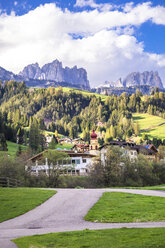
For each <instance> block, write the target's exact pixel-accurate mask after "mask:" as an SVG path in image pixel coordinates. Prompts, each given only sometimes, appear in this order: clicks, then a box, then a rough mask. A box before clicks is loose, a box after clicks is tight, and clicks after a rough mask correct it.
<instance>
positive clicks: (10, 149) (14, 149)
mask: <svg viewBox="0 0 165 248" xmlns="http://www.w3.org/2000/svg"><path fill="white" fill-rule="evenodd" d="M20 146H21V148H22V151H24V150H26V148H27V147H26V146H23V145H20ZM18 147H19V145H18V144H16V143H14V142H11V141H7V148H8V151H7V152H6V153H7V154H8V155H10V156H11V157H15V156H16V152H17V151H18ZM2 153H4V152H0V154H2Z"/></svg>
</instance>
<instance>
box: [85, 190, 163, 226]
mask: <svg viewBox="0 0 165 248" xmlns="http://www.w3.org/2000/svg"><path fill="white" fill-rule="evenodd" d="M164 205H165V198H164V197H157V196H143V195H136V194H129V193H119V192H106V193H104V194H103V196H102V197H101V198H100V199H99V201H98V202H97V203H96V204H95V205H94V206H93V207H92V208H91V209H90V210H89V212H88V213H87V215H86V216H85V218H84V219H85V220H87V221H93V222H104V223H120V222H121V223H128V222H147V221H165V211H164Z"/></svg>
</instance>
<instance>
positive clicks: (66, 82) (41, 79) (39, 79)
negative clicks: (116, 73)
mask: <svg viewBox="0 0 165 248" xmlns="http://www.w3.org/2000/svg"><path fill="white" fill-rule="evenodd" d="M0 80H1V81H2V82H3V81H6V80H15V81H18V82H19V81H25V83H26V85H27V86H30V87H39V88H46V87H49V86H53V87H57V86H65V87H72V88H79V89H84V90H90V85H89V81H88V78H87V72H86V70H85V69H83V68H77V66H74V67H73V68H69V67H65V68H63V66H62V63H61V62H60V61H58V60H54V61H53V62H52V63H48V64H45V65H44V66H43V67H41V68H40V66H39V64H38V63H35V64H31V65H28V66H26V67H25V68H24V69H23V71H21V72H20V73H19V74H18V75H16V74H14V73H12V72H9V71H7V70H5V69H4V68H2V67H0Z"/></svg>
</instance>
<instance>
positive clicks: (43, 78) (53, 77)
mask: <svg viewBox="0 0 165 248" xmlns="http://www.w3.org/2000/svg"><path fill="white" fill-rule="evenodd" d="M0 80H1V81H2V82H4V81H6V80H7V81H9V80H15V81H18V82H19V81H25V83H26V85H27V86H29V87H38V88H47V87H50V86H53V87H57V86H63V87H71V88H78V89H83V90H90V85H89V81H88V77H87V72H86V70H85V69H84V68H77V66H74V67H73V68H69V67H65V68H64V67H63V66H62V63H61V62H60V61H58V60H57V59H56V60H54V61H53V62H51V63H48V64H45V65H44V66H42V67H40V66H39V64H38V63H35V64H30V65H28V66H26V67H25V68H24V69H23V71H21V72H20V73H19V74H17V75H16V74H14V73H12V72H10V71H7V70H5V69H4V68H2V67H0ZM154 87H159V88H160V89H162V90H163V89H164V88H163V84H162V81H161V78H160V76H159V74H158V72H157V71H155V72H153V71H150V72H149V71H145V72H143V73H140V72H133V73H130V74H129V75H128V76H127V77H126V78H125V79H124V80H122V79H121V78H120V79H118V80H117V81H116V82H108V81H106V82H105V83H104V84H102V85H100V86H98V87H96V88H94V89H92V91H93V92H97V93H102V94H104V93H105V91H106V93H107V92H108V94H121V93H122V92H124V91H126V92H127V93H134V92H135V91H136V89H137V88H138V89H139V90H141V91H142V93H143V94H149V93H150V91H151V89H152V88H154Z"/></svg>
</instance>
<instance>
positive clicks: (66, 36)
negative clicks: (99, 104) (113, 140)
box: [0, 0, 165, 85]
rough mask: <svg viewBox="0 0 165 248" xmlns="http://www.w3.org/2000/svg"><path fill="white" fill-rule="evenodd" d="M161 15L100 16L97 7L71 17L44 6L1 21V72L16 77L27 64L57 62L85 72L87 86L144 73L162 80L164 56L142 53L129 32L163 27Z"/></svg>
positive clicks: (156, 10) (147, 8) (132, 9)
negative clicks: (148, 23)
mask: <svg viewBox="0 0 165 248" xmlns="http://www.w3.org/2000/svg"><path fill="white" fill-rule="evenodd" d="M77 2H78V1H77ZM83 2H84V1H80V0H79V4H83ZM88 2H89V3H91V4H92V3H93V4H95V2H94V1H91V0H89V1H88ZM164 11H165V8H163V7H160V6H157V7H152V6H151V4H150V3H143V4H139V5H137V6H133V5H129V6H128V5H127V6H126V7H125V9H124V11H123V12H121V11H119V10H110V11H107V10H105V11H103V10H102V11H101V12H100V11H99V10H98V6H96V7H94V9H93V10H92V11H83V12H70V11H69V10H65V11H62V10H61V9H60V8H58V7H57V6H56V5H55V4H45V5H41V6H39V7H38V8H36V9H35V10H32V11H30V12H29V13H27V14H26V15H23V16H14V15H9V16H8V15H6V14H5V15H0V66H2V67H4V68H6V69H8V70H11V71H14V72H19V71H20V70H22V69H23V67H24V66H26V65H27V64H29V63H35V62H39V63H40V65H43V64H45V63H47V62H51V61H52V60H54V59H56V58H57V59H59V60H60V61H63V64H64V65H65V66H66V65H67V66H74V65H77V66H78V67H84V68H86V69H87V71H88V77H89V80H90V82H91V84H92V85H96V84H100V83H102V82H104V81H105V80H117V79H118V78H119V77H120V76H121V77H124V76H125V75H127V74H128V73H130V72H132V71H144V70H158V71H159V72H160V74H161V76H162V77H163V78H164V79H165V55H157V54H149V53H145V52H144V49H143V43H138V42H137V40H136V38H135V37H134V26H138V25H140V24H142V23H144V22H145V21H147V20H151V21H153V22H154V23H161V24H164V25H165V19H164ZM71 34H75V36H77V37H78V36H79V35H81V36H82V39H74V38H73V37H72V35H71Z"/></svg>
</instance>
